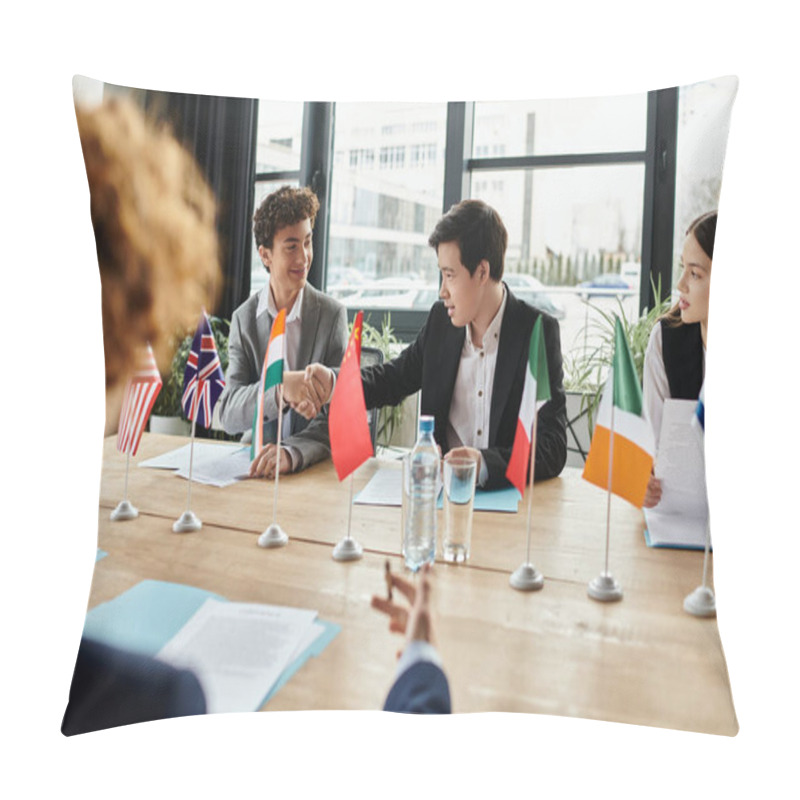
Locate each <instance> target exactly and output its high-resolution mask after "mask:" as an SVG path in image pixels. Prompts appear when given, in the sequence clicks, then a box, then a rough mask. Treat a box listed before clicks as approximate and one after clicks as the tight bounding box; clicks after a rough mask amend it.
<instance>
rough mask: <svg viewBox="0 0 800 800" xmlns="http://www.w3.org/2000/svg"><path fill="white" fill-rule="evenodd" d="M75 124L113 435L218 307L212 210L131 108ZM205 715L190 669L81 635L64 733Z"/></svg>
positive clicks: (191, 167) (123, 105)
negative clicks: (138, 393)
mask: <svg viewBox="0 0 800 800" xmlns="http://www.w3.org/2000/svg"><path fill="white" fill-rule="evenodd" d="M76 115H77V120H78V131H79V134H80V139H81V147H82V149H83V156H84V161H85V164H86V177H87V180H88V183H89V192H90V196H91V197H90V208H91V218H92V226H93V228H94V235H95V243H96V246H97V260H98V265H99V268H100V283H101V293H102V312H103V341H104V349H105V373H106V424H105V433H106V435H110V434H111V433H114V432H115V430H116V428H117V425H118V421H119V414H120V407H121V403H122V396H123V392H124V387H125V384H126V381H127V379H128V377H129V376H130V375H131V374H132V373H133V372H134V371H135V369H136V367H137V365H138V359H139V357H140V355H141V353H142V351H143V349H144V347H145V346H146V344H147V343H148V342H149V343H150V345H151V346H152V348H153V352H154V355H155V357H156V361H157V362H158V364H159V367H160V368H161V369H162V370H163V369H165V368H166V367H167V366H168V364H169V363H170V361H171V358H172V353H171V352H170V340H171V337H172V335H173V334H174V333H175V332H176V331H186V330H189V329H192V328H194V326H195V325H196V324H197V318H198V316H199V315H200V313H201V310H202V308H203V307H204V306H206V305H209V304H211V303H213V302H214V300H215V299H216V294H217V291H218V286H219V281H220V270H219V261H218V246H217V235H216V230H215V227H214V214H215V206H214V197H213V194H212V192H211V190H210V189H209V188H208V186H207V184H206V183H205V181H204V180H203V177H202V176H201V174H200V172H199V170H198V169H197V167H196V165H195V163H194V161H193V160H192V158H191V157H190V156H189V155H188V153H186V152H185V151H184V150H183V149H182V148H181V147H180V145H179V144H178V143H177V142H176V141H175V139H174V138H173V137H172V136H171V135H170V133H169V132H167V131H166V130H164V129H159V128H156V127H154V126H153V125H151V124H148V123H147V122H146V121H145V119H144V116H143V115H142V113H141V112H140V111H139V110H138V108H136V107H135V106H134V105H133V104H131V103H129V102H126V101H121V100H110V101H108V102H105V103H103V104H102V105H101V106H99V107H97V108H94V109H91V110H85V109H82V108H77V109H76ZM205 710H206V703H205V697H204V695H203V691H202V688H201V687H200V683H199V682H198V680H197V678H196V677H195V676H194V674H193V673H191V672H190V671H188V670H179V669H175V668H174V667H171V666H169V665H167V664H164V663H162V662H160V661H157V660H156V659H154V658H150V657H147V656H142V655H138V654H135V653H130V652H127V651H124V650H121V649H119V648H116V647H110V646H108V645H105V644H102V643H100V642H96V641H92V640H90V639H87V638H82V640H81V644H80V648H79V650H78V657H77V660H76V664H75V672H74V675H73V678H72V686H71V688H70V695H69V703H68V705H67V709H66V712H65V714H64V720H63V723H62V726H61V731H62V733H63V734H64V735H66V736H71V735H73V734H77V733H86V732H89V731H94V730H102V729H104V728H111V727H115V726H118V725H127V724H130V723H134V722H146V721H149V720H154V719H163V718H166V717H179V716H186V715H190V714H202V713H205Z"/></svg>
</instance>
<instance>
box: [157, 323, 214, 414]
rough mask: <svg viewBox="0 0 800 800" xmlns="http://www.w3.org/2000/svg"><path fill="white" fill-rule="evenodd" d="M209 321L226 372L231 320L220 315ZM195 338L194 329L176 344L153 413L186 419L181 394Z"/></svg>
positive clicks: (162, 377) (163, 376)
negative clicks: (187, 362)
mask: <svg viewBox="0 0 800 800" xmlns="http://www.w3.org/2000/svg"><path fill="white" fill-rule="evenodd" d="M209 322H210V323H211V332H212V333H213V334H214V341H215V342H216V345H217V352H218V353H219V360H220V363H221V365H222V371H223V373H224V372H227V370H228V332H229V331H230V322H228V320H224V319H220V318H219V317H209ZM193 338H194V331H193V332H192V333H190V334H189V335H188V336H186V337H185V338H184V339H183V340H182V341H181V342H180V343H179V344H178V345H177V346H176V349H175V355H174V356H173V357H172V365H171V367H170V371H169V374H168V375H162V376H161V379H162V380H163V381H164V385H163V386H162V387H161V391H160V392H159V394H158V397H157V398H156V402H155V405H154V406H153V414H156V415H158V416H162V417H180V418H181V419H184V420H185V419H186V417H185V415H184V413H183V409H182V408H181V395H183V374H184V372H185V371H186V361H187V360H188V358H189V351H190V350H191V349H192V339H193ZM198 427H199V426H198Z"/></svg>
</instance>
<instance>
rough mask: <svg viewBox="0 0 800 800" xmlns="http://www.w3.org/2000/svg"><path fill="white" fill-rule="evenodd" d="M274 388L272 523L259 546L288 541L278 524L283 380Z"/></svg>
mask: <svg viewBox="0 0 800 800" xmlns="http://www.w3.org/2000/svg"><path fill="white" fill-rule="evenodd" d="M285 357H286V338H285V337H284V340H283V354H282V358H284V359H285ZM284 363H285V361H284ZM276 389H277V394H278V434H277V436H276V437H275V438H276V442H275V493H274V496H273V500H272V524H271V525H270V526H269V527H268V528H267V529H266V530H265V531H264V532H263V533H262V534H261V535H260V536H259V537H258V544H259V546H260V547H283V546H284V545H285V544H287V542H288V541H289V536H288V535H287V534H286V532H285V531H284V530H283V528H281V526H280V525H278V481H279V479H280V474H281V433H282V428H283V381H281V383H279V384H278V386H277V387H276ZM262 425H263V422H262Z"/></svg>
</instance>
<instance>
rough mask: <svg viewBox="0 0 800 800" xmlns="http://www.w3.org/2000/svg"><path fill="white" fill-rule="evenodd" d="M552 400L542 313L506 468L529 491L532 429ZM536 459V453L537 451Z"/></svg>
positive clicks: (521, 490)
mask: <svg viewBox="0 0 800 800" xmlns="http://www.w3.org/2000/svg"><path fill="white" fill-rule="evenodd" d="M549 399H550V375H549V373H548V371H547V352H546V349H545V346H544V331H543V329H542V318H541V316H539V317H537V318H536V322H535V323H534V326H533V330H532V331H531V338H530V343H529V345H528V369H527V370H526V371H525V386H524V388H523V390H522V401H521V402H520V404H519V417H518V419H517V432H516V434H515V436H514V447H513V449H512V450H511V459H510V460H509V462H508V468H507V469H506V477H507V478H508V480H509V481H511V483H512V484H513V485H514V486H516V487H517V489H518V490H519V493H520V494H525V484H526V483H527V476H528V471H529V470H528V467H529V463H530V462H529V460H528V459H529V458H530V455H531V430H532V428H533V420H534V417H535V415H536V413H537V412H538V411H539V409H540V408H541V407H542V406H543V405H544V404H545V403H546V402H547V401H548V400H549ZM534 458H535V454H534Z"/></svg>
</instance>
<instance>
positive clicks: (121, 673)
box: [61, 639, 206, 736]
mask: <svg viewBox="0 0 800 800" xmlns="http://www.w3.org/2000/svg"><path fill="white" fill-rule="evenodd" d="M205 712H206V701H205V695H204V694H203V690H202V688H201V686H200V683H199V681H198V680H197V678H196V677H195V675H194V673H192V672H190V671H189V670H183V669H176V668H175V667H171V666H170V665H169V664H165V663H163V662H161V661H157V660H156V659H155V658H150V657H149V656H143V655H139V654H136V653H129V652H127V651H124V650H120V649H118V648H116V647H110V646H108V645H105V644H101V643H100V642H95V641H92V640H90V639H82V640H81V645H80V648H79V650H78V658H77V661H76V663H75V672H74V674H73V676H72V686H71V687H70V691H69V703H68V704H67V710H66V712H65V713H64V720H63V722H62V724H61V732H62V733H63V734H64V735H65V736H73V735H74V734H77V733H89V732H90V731H99V730H104V729H105V728H115V727H118V726H120V725H131V724H132V723H134V722H149V721H151V720H155V719H166V718H168V717H185V716H189V715H191V714H205Z"/></svg>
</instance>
